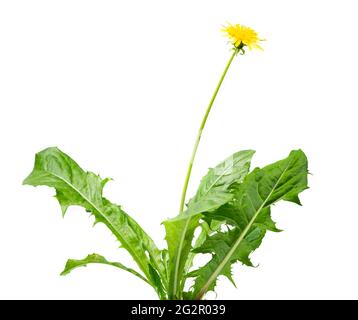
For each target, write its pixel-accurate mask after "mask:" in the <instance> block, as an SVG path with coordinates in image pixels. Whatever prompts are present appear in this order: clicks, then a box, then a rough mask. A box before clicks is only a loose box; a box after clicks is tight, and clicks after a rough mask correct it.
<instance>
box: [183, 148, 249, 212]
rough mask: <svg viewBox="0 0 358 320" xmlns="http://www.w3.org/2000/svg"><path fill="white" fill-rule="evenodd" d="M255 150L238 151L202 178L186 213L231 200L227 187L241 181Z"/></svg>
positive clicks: (207, 208) (215, 206) (205, 209)
mask: <svg viewBox="0 0 358 320" xmlns="http://www.w3.org/2000/svg"><path fill="white" fill-rule="evenodd" d="M254 153H255V151H253V150H244V151H239V152H236V153H234V154H233V155H231V156H230V157H228V158H227V159H225V160H224V161H223V162H221V163H220V164H219V165H217V166H216V167H215V168H211V169H209V172H208V173H207V174H206V175H205V176H204V177H203V178H202V180H201V182H200V185H199V188H198V190H197V192H196V194H195V196H194V197H193V198H192V199H190V201H189V203H188V205H187V207H188V208H187V210H186V215H191V214H199V213H202V212H210V211H213V210H215V209H217V208H219V207H220V206H222V205H223V204H225V203H227V202H229V201H230V200H232V198H233V195H232V194H231V193H229V192H228V188H229V187H230V186H231V185H232V184H233V183H241V182H242V180H243V179H244V177H245V176H246V175H247V173H248V172H249V170H250V163H251V159H252V156H253V155H254Z"/></svg>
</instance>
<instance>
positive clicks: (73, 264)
mask: <svg viewBox="0 0 358 320" xmlns="http://www.w3.org/2000/svg"><path fill="white" fill-rule="evenodd" d="M89 264H105V265H109V266H113V267H116V268H119V269H122V270H125V271H128V272H130V273H132V274H134V275H135V276H137V277H138V278H140V279H142V280H143V281H145V282H147V283H148V280H147V279H146V278H144V277H143V276H142V275H141V274H140V273H139V272H137V271H135V270H133V269H131V268H127V267H126V266H124V265H123V264H121V263H120V262H110V261H108V260H107V259H106V258H104V257H103V256H101V255H99V254H96V253H93V254H89V255H88V256H87V257H86V258H84V259H81V260H75V259H69V260H67V262H66V266H65V268H64V270H63V271H62V272H61V276H65V275H67V274H69V273H70V272H71V271H73V270H74V269H77V268H80V267H86V266H87V265H89Z"/></svg>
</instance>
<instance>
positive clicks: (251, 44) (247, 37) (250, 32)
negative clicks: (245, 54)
mask: <svg viewBox="0 0 358 320" xmlns="http://www.w3.org/2000/svg"><path fill="white" fill-rule="evenodd" d="M223 32H225V34H226V36H227V37H228V38H229V39H230V40H231V42H232V44H233V45H234V46H235V47H236V48H239V49H242V48H243V47H244V46H247V47H248V48H249V49H250V50H251V49H252V48H255V49H260V50H263V49H262V48H261V46H260V45H259V43H260V41H263V39H260V38H259V36H258V34H257V32H256V31H255V30H254V29H251V28H249V27H245V26H243V25H241V24H228V25H227V26H225V27H224V28H223Z"/></svg>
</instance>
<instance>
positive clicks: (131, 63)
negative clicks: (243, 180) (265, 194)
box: [0, 0, 358, 299]
mask: <svg viewBox="0 0 358 320" xmlns="http://www.w3.org/2000/svg"><path fill="white" fill-rule="evenodd" d="M355 4H356V1H353V0H352V1H348V0H347V1H343V0H339V1H327V0H325V1H318V0H316V1H303V0H300V1H284V0H282V1H252V0H251V1H239V0H235V1H224V0H220V1H209V0H205V1H204V0H202V1H189V0H181V1H165V0H162V1H159V0H151V1H147V0H140V1H139V0H137V1H89V0H86V1H74V0H70V1H48V0H46V1H15V0H13V1H1V2H0V139H1V140H0V147H1V148H0V150H1V158H0V163H1V167H0V170H1V180H0V199H1V210H0V214H1V219H0V249H1V250H0V252H1V254H0V298H21V299H22V298H33V299H39V298H45V299H54V298H60V299H65V298H68V299H77V298H89V299H94V298H98V299H130V298H138V299H155V298H156V296H155V293H154V291H152V289H151V288H150V287H148V286H146V285H145V284H142V283H141V282H140V280H137V279H136V278H135V277H132V276H129V275H127V274H126V273H125V272H122V271H120V270H117V269H114V268H113V269H112V268H111V267H108V266H90V267H87V268H86V269H79V270H76V271H75V272H73V273H72V274H70V275H69V276H67V277H60V276H59V273H60V271H61V270H62V267H63V266H64V263H65V261H66V259H67V258H83V257H85V256H86V255H87V254H88V253H93V252H96V253H100V254H103V255H104V256H106V257H107V258H108V259H109V260H118V261H122V262H125V263H128V264H131V260H130V259H129V258H128V257H127V255H126V254H125V252H124V251H123V250H119V249H118V248H117V247H118V243H117V242H116V241H115V239H114V237H113V236H112V235H111V234H110V233H109V232H108V231H107V230H106V228H105V227H104V226H103V225H98V226H96V227H95V228H92V222H93V221H92V219H91V218H88V214H86V213H84V212H83V210H81V209H80V208H73V209H71V210H69V212H68V214H67V216H66V217H65V219H62V218H61V213H60V208H59V206H58V204H57V202H56V200H55V199H54V198H53V197H52V195H53V194H54V191H53V190H51V189H48V188H44V187H43V188H37V189H35V188H32V187H28V186H22V185H21V182H22V180H23V179H24V178H25V176H26V175H27V174H28V173H29V172H30V170H31V169H32V165H33V159H34V154H35V152H37V151H40V150H41V149H43V148H46V147H49V146H58V147H60V148H61V149H63V150H64V151H65V152H67V153H68V154H70V155H71V156H72V157H73V158H74V159H76V161H78V162H79V163H80V164H81V166H83V167H84V168H85V169H87V170H92V171H94V172H96V173H100V174H101V176H103V177H107V176H109V177H112V178H114V181H113V182H111V183H109V184H108V186H107V187H106V190H105V195H106V196H107V197H109V198H110V199H111V200H112V201H114V202H117V203H120V204H122V205H123V207H124V208H125V209H126V211H127V212H129V213H130V214H131V215H132V216H133V217H134V218H135V219H137V220H138V221H139V222H140V223H141V224H142V225H143V227H144V228H145V229H146V230H148V232H149V233H150V234H151V235H152V237H153V238H154V239H155V241H156V242H157V243H158V244H159V246H160V247H164V246H165V242H164V240H163V238H164V232H163V227H162V226H161V225H160V222H161V221H163V220H165V219H166V218H168V217H171V216H174V215H176V214H177V211H178V206H179V198H180V192H181V187H182V183H183V179H184V175H185V171H186V166H187V161H188V158H189V155H190V152H191V148H192V144H193V139H194V136H195V135H196V130H197V128H198V125H199V122H200V120H201V117H202V114H203V112H204V110H205V107H206V105H207V103H208V100H209V98H210V96H211V94H212V91H213V89H214V87H215V86H216V83H217V80H218V78H219V76H220V74H221V72H222V69H223V67H224V65H225V64H226V61H227V59H228V58H229V56H230V52H229V46H228V45H227V44H226V42H227V41H226V40H225V39H224V38H223V36H222V34H221V32H220V28H221V25H222V24H224V23H225V22H232V23H243V24H246V25H249V26H252V27H253V28H255V29H256V30H258V31H259V32H260V34H261V36H262V37H264V38H266V39H267V41H266V42H265V43H264V45H263V46H264V48H265V51H264V52H248V53H247V54H246V55H245V56H243V57H241V56H240V57H238V58H237V59H236V60H235V61H234V63H233V66H232V68H231V69H230V70H229V73H228V76H227V78H226V80H225V82H224V85H223V88H222V90H221V92H220V93H219V96H218V98H217V100H216V103H215V105H214V108H213V111H212V114H211V115H210V118H209V121H208V123H207V127H206V131H205V133H204V136H203V140H202V144H201V145H200V149H199V153H198V157H197V160H196V164H195V168H194V172H193V176H192V180H191V185H190V188H189V189H190V190H189V195H192V194H193V192H194V191H195V188H196V187H197V185H198V182H199V180H200V178H201V176H202V175H204V174H205V173H206V170H207V168H208V167H209V166H214V165H216V164H217V163H218V162H219V161H221V160H222V159H223V158H225V157H226V156H228V155H230V154H231V153H233V152H235V151H238V150H240V149H247V148H253V149H255V150H257V153H256V155H255V158H254V162H253V165H254V166H262V165H265V164H268V163H270V162H273V161H276V160H279V159H281V158H283V157H285V156H286V155H287V154H288V153H289V151H290V150H291V149H295V148H302V149H303V150H304V151H305V152H306V154H307V156H308V158H309V167H310V172H311V173H312V174H313V175H312V176H310V180H309V184H310V187H311V189H310V190H307V191H305V192H304V193H303V194H302V197H301V198H302V203H303V207H299V206H295V205H293V204H290V203H284V204H280V205H277V206H276V207H275V208H274V210H273V211H274V218H275V219H276V221H277V222H278V226H279V227H280V228H282V229H284V230H285V232H283V233H280V234H272V233H271V234H268V235H267V236H266V238H265V240H264V243H263V245H262V246H261V247H260V248H259V249H258V250H257V251H256V252H255V253H254V255H253V261H254V262H255V263H256V264H259V267H258V268H247V267H243V266H240V265H237V266H236V267H235V279H236V280H237V285H238V288H237V289H235V288H234V287H233V286H232V285H231V284H230V283H229V282H228V281H227V280H226V279H222V280H221V281H220V282H219V285H218V288H217V293H218V296H217V297H218V298H219V299H251V298H254V299H255V298H256V299H264V298H268V299H293V298H297V299H321V298H323V299H325V298H327V299H331V298H332V299H333V298H338V299H340V298H342V299H343V298H358V292H357V285H358V276H357V267H358V253H357V244H358V241H357V240H358V235H357V225H358V212H357V206H356V202H357V201H356V199H357V193H358V189H357V183H356V181H357V178H358V173H357V172H358V171H357V165H358V151H357V142H356V137H357V131H358V129H357V126H356V125H357V107H358V105H357V101H358V99H357V73H358V65H357V56H358V44H357V34H356V31H357V30H358V20H357V17H356V13H357V8H356V6H355ZM210 297H211V298H215V295H211V296H210Z"/></svg>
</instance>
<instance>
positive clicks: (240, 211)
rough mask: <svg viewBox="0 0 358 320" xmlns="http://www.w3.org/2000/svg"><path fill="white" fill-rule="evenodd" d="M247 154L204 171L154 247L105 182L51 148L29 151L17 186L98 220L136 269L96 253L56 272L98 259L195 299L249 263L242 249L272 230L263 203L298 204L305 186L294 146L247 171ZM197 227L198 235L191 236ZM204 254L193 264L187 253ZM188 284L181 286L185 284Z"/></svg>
mask: <svg viewBox="0 0 358 320" xmlns="http://www.w3.org/2000/svg"><path fill="white" fill-rule="evenodd" d="M253 154H254V152H253V151H251V150H246V151H240V152H237V153H235V154H234V155H232V156H231V157H229V158H227V159H226V160H224V161H223V162H221V163H220V164H219V165H217V166H216V167H214V168H212V169H210V170H209V172H208V174H207V175H206V176H205V177H204V178H203V179H202V181H201V183H200V185H199V187H198V191H197V193H196V194H195V195H194V197H192V198H191V200H190V201H189V202H188V203H187V205H186V209H185V211H183V212H181V213H180V214H179V215H178V216H176V217H175V218H173V219H170V220H166V221H164V223H163V224H164V227H165V230H166V241H167V244H168V247H167V248H166V249H159V248H158V247H157V245H156V244H155V243H154V241H153V240H152V239H151V237H150V236H149V235H148V234H147V233H146V232H145V231H144V230H143V228H142V227H141V226H140V225H139V224H138V223H137V222H136V221H135V220H134V219H133V218H131V217H130V216H129V215H128V214H127V213H126V212H125V211H124V210H123V209H122V208H121V206H120V205H117V204H115V203H112V202H111V201H110V200H108V199H106V198H105V197H104V195H103V189H104V186H105V184H106V183H107V182H108V181H109V179H102V178H101V177H100V176H98V175H96V174H94V173H92V172H88V171H85V170H83V169H82V168H81V167H80V166H79V165H78V164H77V163H76V162H75V161H74V160H73V159H71V158H70V157H69V156H68V155H66V154H65V153H63V152H62V151H60V150H59V149H58V148H48V149H45V150H43V151H41V152H39V153H37V154H36V157H35V165H34V169H33V171H32V172H31V174H30V175H29V176H28V177H27V178H26V179H25V180H24V184H27V185H32V186H48V187H52V188H54V189H55V192H56V194H55V196H56V199H57V200H58V202H59V204H60V207H61V210H62V213H63V214H65V213H66V211H67V209H68V207H70V206H81V207H83V208H84V209H85V211H87V212H89V213H90V214H92V215H93V216H94V218H95V220H96V222H97V223H103V224H105V225H106V226H107V227H108V228H109V230H110V231H111V232H112V233H113V234H114V236H115V237H116V238H117V239H118V241H119V242H120V243H121V247H122V248H124V249H125V250H127V251H128V253H129V254H130V255H131V256H132V258H133V260H134V262H135V263H136V265H137V269H136V270H134V269H132V268H128V267H126V266H124V265H123V264H121V263H120V262H110V261H108V260H107V259H106V258H104V257H103V256H101V255H100V254H89V255H87V257H86V258H84V259H79V260H74V259H70V260H68V261H67V263H66V266H65V269H64V271H63V272H62V274H63V275H65V274H68V273H69V272H71V271H72V270H74V269H75V268H78V267H82V266H86V265H88V264H98V263H99V264H106V265H109V266H113V267H116V268H119V269H122V270H124V271H127V272H130V273H131V274H133V275H135V276H136V277H138V278H140V279H141V280H143V281H144V282H146V283H147V284H149V285H150V286H152V287H153V289H154V290H155V292H156V293H157V294H158V297H159V298H160V299H202V298H204V297H205V294H206V293H207V292H208V291H212V290H214V289H215V285H216V282H217V279H218V277H220V276H224V277H226V278H228V279H229V280H230V281H231V282H234V280H233V275H232V271H231V268H232V265H233V264H235V263H237V262H240V263H242V264H244V265H247V266H252V263H251V261H250V254H251V253H252V252H253V251H254V250H256V249H257V248H258V247H259V246H260V244H261V242H262V240H263V238H264V236H265V234H266V232H267V231H273V232H277V231H279V230H278V229H277V228H276V225H275V223H274V221H273V220H272V219H271V207H272V205H273V204H275V203H276V202H278V201H281V200H282V201H290V202H293V203H296V204H300V200H299V194H300V193H301V192H302V191H303V190H305V189H306V188H307V173H308V171H307V158H306V156H305V154H304V153H303V152H302V151H301V150H295V151H292V152H291V153H290V154H289V155H288V157H287V158H285V159H283V160H280V161H278V162H275V163H273V164H270V165H268V166H265V167H263V168H255V169H254V170H252V171H251V172H250V162H251V158H252V156H253ZM197 229H200V230H201V233H200V234H199V236H196V237H195V236H194V235H195V234H196V233H195V231H196V230H197ZM199 254H210V255H211V259H210V260H209V262H208V263H206V264H205V265H203V266H201V267H195V266H193V259H194V257H195V255H199ZM189 281H190V282H192V283H193V285H192V286H191V287H190V288H187V283H189Z"/></svg>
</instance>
